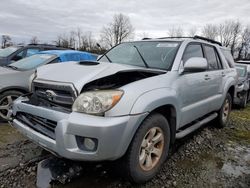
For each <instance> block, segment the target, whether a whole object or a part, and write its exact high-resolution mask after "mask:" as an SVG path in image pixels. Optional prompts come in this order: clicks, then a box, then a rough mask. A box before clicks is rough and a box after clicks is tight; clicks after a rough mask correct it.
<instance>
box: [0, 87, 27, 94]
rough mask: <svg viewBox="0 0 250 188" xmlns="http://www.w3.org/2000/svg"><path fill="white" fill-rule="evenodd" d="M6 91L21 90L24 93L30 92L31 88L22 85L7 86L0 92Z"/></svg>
mask: <svg viewBox="0 0 250 188" xmlns="http://www.w3.org/2000/svg"><path fill="white" fill-rule="evenodd" d="M6 91H19V92H22V93H28V92H29V90H28V89H27V88H25V87H20V86H12V87H5V88H3V89H1V90H0V94H2V93H4V92H6Z"/></svg>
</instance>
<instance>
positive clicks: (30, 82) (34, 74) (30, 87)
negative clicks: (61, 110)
mask: <svg viewBox="0 0 250 188" xmlns="http://www.w3.org/2000/svg"><path fill="white" fill-rule="evenodd" d="M36 76H37V72H36V71H35V72H34V73H33V74H32V75H31V76H30V78H29V92H32V82H33V80H34V79H35V78H36Z"/></svg>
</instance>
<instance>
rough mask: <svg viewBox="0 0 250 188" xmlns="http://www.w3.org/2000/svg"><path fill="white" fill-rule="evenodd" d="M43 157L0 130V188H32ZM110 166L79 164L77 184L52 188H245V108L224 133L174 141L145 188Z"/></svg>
mask: <svg viewBox="0 0 250 188" xmlns="http://www.w3.org/2000/svg"><path fill="white" fill-rule="evenodd" d="M48 157H52V155H51V154H48V153H47V152H44V151H43V150H42V149H41V148H39V147H38V146H36V145H34V144H32V143H31V142H30V141H28V140H26V138H24V137H22V136H21V135H20V134H19V133H17V132H16V130H14V129H13V128H11V127H10V126H7V125H0V187H1V188H3V187H27V188H28V187H36V170H37V164H38V162H39V161H41V160H42V159H45V158H48ZM114 166H115V165H113V163H108V164H83V173H82V175H81V176H80V177H79V178H77V179H74V180H73V181H72V182H70V183H67V184H65V185H63V184H60V183H53V184H52V187H65V188H67V187H143V188H144V187H145V188H147V187H159V188H163V187H180V188H181V187H242V188H243V187H250V106H248V108H246V109H245V110H239V109H238V110H234V111H233V112H232V114H231V119H230V124H229V126H228V127H226V128H224V129H216V128H214V127H213V125H212V123H210V124H209V125H207V126H206V127H204V128H202V129H200V130H198V131H196V132H195V133H193V134H192V135H190V136H188V137H186V138H185V139H182V140H179V141H177V142H176V144H175V145H174V146H173V148H172V149H171V153H170V155H169V158H168V160H167V161H166V163H165V164H164V165H163V167H162V170H161V172H160V173H159V174H158V175H157V176H156V177H155V178H154V179H153V180H152V181H150V182H148V183H146V184H144V185H132V184H130V183H129V182H127V181H126V180H125V179H123V178H121V177H122V175H121V174H122V172H120V171H119V170H117V169H118V168H115V167H114ZM116 167H117V166H116Z"/></svg>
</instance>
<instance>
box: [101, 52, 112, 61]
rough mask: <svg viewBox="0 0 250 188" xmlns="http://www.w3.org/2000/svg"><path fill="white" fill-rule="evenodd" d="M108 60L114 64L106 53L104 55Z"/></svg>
mask: <svg viewBox="0 0 250 188" xmlns="http://www.w3.org/2000/svg"><path fill="white" fill-rule="evenodd" d="M103 55H104V56H105V57H106V58H107V59H108V61H109V62H110V63H112V61H111V59H109V57H108V56H107V54H106V53H105V54H103Z"/></svg>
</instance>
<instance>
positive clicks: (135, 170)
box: [124, 113, 170, 183]
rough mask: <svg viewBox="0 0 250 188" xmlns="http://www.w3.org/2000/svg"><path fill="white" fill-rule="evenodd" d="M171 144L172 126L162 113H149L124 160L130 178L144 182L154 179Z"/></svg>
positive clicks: (136, 181) (137, 181)
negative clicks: (170, 126)
mask: <svg viewBox="0 0 250 188" xmlns="http://www.w3.org/2000/svg"><path fill="white" fill-rule="evenodd" d="M169 146H170V128H169V124H168V121H167V119H166V118H165V117H164V116H163V115H161V114H156V113H155V114H151V115H149V116H148V117H147V118H146V119H145V120H144V122H143V123H142V125H141V126H140V127H139V129H138V130H137V132H136V134H135V136H134V138H133V140H132V142H131V144H130V147H129V149H128V151H127V154H126V156H125V161H124V167H125V170H126V172H127V175H128V177H129V179H130V180H131V181H133V182H135V183H143V182H146V181H148V180H150V179H152V178H153V177H154V176H155V175H156V174H157V172H158V171H159V169H160V167H161V166H162V164H163V163H164V161H165V159H166V157H167V154H168V151H169Z"/></svg>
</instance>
